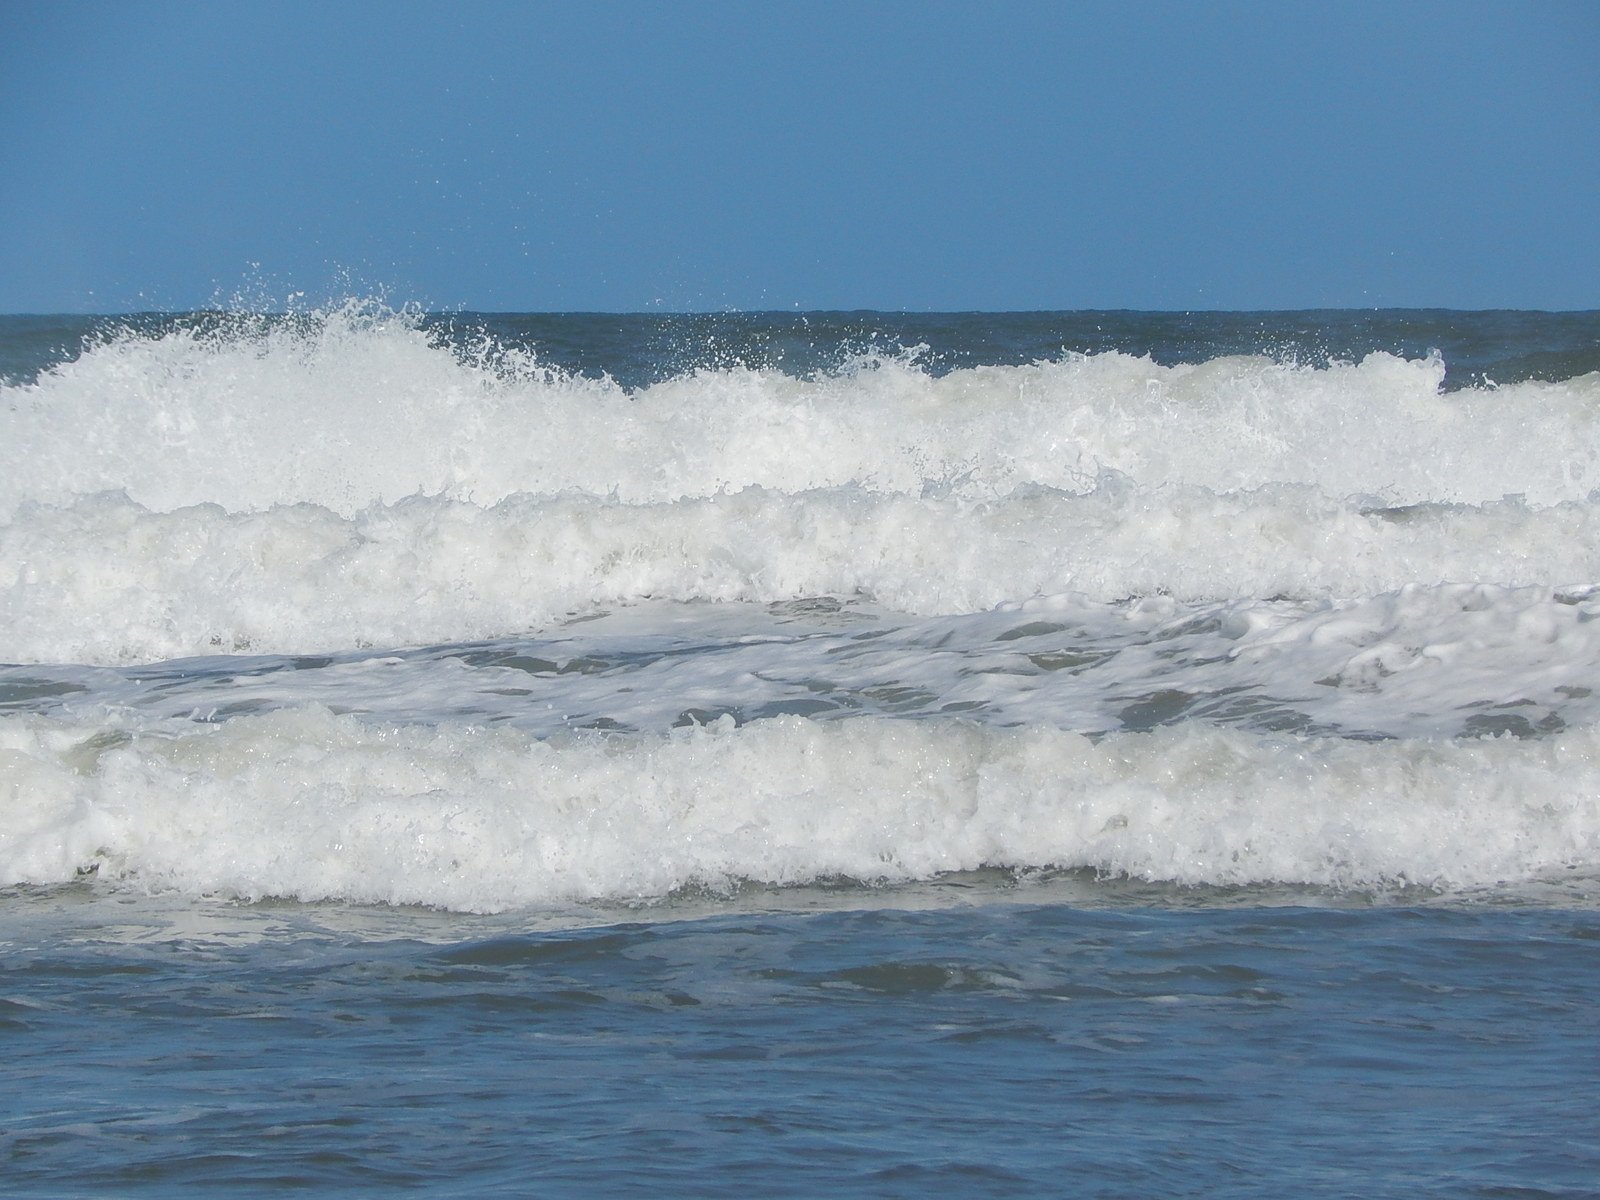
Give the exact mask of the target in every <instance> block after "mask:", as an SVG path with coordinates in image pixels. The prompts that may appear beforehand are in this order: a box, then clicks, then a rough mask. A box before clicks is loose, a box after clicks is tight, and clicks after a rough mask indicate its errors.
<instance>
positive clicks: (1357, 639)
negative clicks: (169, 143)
mask: <svg viewBox="0 0 1600 1200" xmlns="http://www.w3.org/2000/svg"><path fill="white" fill-rule="evenodd" d="M1597 368H1600V318H1597V317H1596V316H1595V314H1530V313H1496V314H1453V313H1438V312H1429V313H1367V314H1329V313H1319V314H1214V315H1206V314H1198V315H1197V314H1128V313H1120V314H1017V315H984V314H964V315H956V316H928V317H912V316H893V317H890V316H880V315H875V314H807V315H795V316H790V315H771V316H763V315H737V316H727V317H686V318H615V317H537V316H529V317H523V316H510V315H499V316H488V317H471V316H465V317H455V318H439V317H425V316H420V315H414V314H405V313H394V312H390V311H387V310H384V309H381V308H379V307H375V306H371V305H365V304H352V305H350V306H347V307H345V308H342V309H339V310H336V311H331V312H324V313H314V314H302V315H298V316H294V317H287V318H286V317H275V318H261V317H252V316H236V315H226V314H198V315H191V316H184V317H145V318H128V319H93V320H89V319H76V318H61V319H56V318H4V319H0V379H3V380H4V382H3V383H0V946H3V948H4V955H3V958H0V1036H4V1037H5V1039H6V1045H7V1058H6V1062H7V1066H6V1073H7V1085H8V1086H7V1087H6V1088H5V1089H4V1099H3V1100H0V1111H3V1113H4V1120H3V1122H0V1129H3V1132H0V1159H3V1162H4V1169H5V1179H6V1189H7V1190H8V1192H15V1193H16V1194H19V1195H71V1194H82V1193H84V1192H87V1191H91V1190H94V1191H103V1190H109V1191H110V1192H112V1193H113V1194H133V1193H141V1192H158V1191H159V1192H161V1193H162V1194H169V1193H173V1192H189V1193H194V1194H206V1195H210V1194H215V1193H216V1192H219V1191H224V1190H235V1189H237V1190H243V1191H246V1192H251V1193H255V1192H272V1191H277V1190H298V1189H304V1188H307V1187H309V1188H312V1189H314V1190H318V1191H324V1192H330V1193H332V1192H339V1191H349V1192H352V1193H355V1192H359V1193H362V1194H370V1192H371V1191H373V1190H376V1189H394V1190H408V1191H409V1190H421V1191H427V1192H434V1193H438V1194H450V1195H455V1194H463V1193H477V1194H527V1193H528V1192H530V1191H535V1192H539V1193H540V1194H574V1195H576V1194H586V1195H587V1194H594V1193H597V1192H605V1193H619V1194H639V1195H645V1194H648V1195H661V1194H676V1195H723V1194H727V1195H731V1194H752V1193H754V1194H761V1195H766V1194H790V1195H816V1194H820V1193H822V1192H824V1191H826V1192H829V1193H834V1192H837V1193H841V1194H857V1195H911V1194H923V1193H925V1192H926V1191H928V1190H931V1189H941V1190H947V1191H960V1192H965V1193H973V1194H985V1195H987V1194H996V1195H1001V1194H1026V1195H1059V1194H1063V1192H1064V1191H1066V1192H1071V1193H1073V1194H1083V1195H1096V1196H1102V1195H1103V1196H1145V1195H1195V1196H1202V1195H1203V1196H1227V1195H1238V1196H1281V1195H1329V1196H1333V1195H1350V1194H1375V1195H1394V1196H1401V1195H1405V1196H1414V1195H1418V1194H1425V1195H1450V1196H1474V1195H1482V1196H1489V1195H1509V1194H1519V1195H1550V1196H1577V1195H1592V1194H1594V1185H1593V1180H1594V1179H1595V1178H1600V1144H1597V1140H1596V1137H1595V1134H1594V1132H1593V1128H1594V1123H1593V1120H1592V1116H1591V1114H1592V1111H1593V1107H1594V1104H1593V1101H1594V1096H1595V1090H1594V1080H1593V1072H1594V1064H1595V1063H1596V1062H1597V1061H1600V1057H1597V1055H1596V1050H1597V1049H1600V1047H1597V1045H1596V1041H1597V1037H1600V1034H1597V1032H1596V1031H1597V1030H1600V1010H1597V1006H1596V1004H1595V1002H1594V1000H1593V996H1594V995H1595V989H1596V984H1597V983H1600V979H1597V975H1600V944H1597V939H1600V927H1597V924H1596V912H1597V909H1600V905H1597V899H1600V740H1597V739H1600V709H1597V705H1600V698H1597V695H1596V693H1597V691H1600V634H1597V632H1596V630H1597V629H1600V622H1597V621H1596V617H1597V616H1600V593H1597V592H1596V590H1595V589H1596V587H1597V586H1600V523H1597V522H1600V516H1597V514H1600V504H1597V502H1596V499H1595V497H1596V496H1597V495H1600V492H1596V490H1595V489H1596V488H1600V421H1597V418H1596V402H1597V401H1600V374H1597V373H1596V372H1597Z"/></svg>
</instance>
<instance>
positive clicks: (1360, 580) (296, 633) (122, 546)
mask: <svg viewBox="0 0 1600 1200" xmlns="http://www.w3.org/2000/svg"><path fill="white" fill-rule="evenodd" d="M1593 579H1600V507H1597V506H1594V505H1589V504H1576V503H1569V504H1563V505H1558V506H1554V507H1550V508H1543V509H1536V508H1532V507H1530V506H1529V505H1527V504H1525V503H1522V502H1520V501H1504V502H1500V503H1497V504H1490V505H1483V506H1471V507H1461V506H1443V505H1436V506H1428V507H1426V508H1422V509H1416V510H1412V511H1406V512H1400V513H1395V512H1392V511H1377V512H1374V511H1368V510H1364V509H1361V508H1359V507H1357V506H1354V505H1351V504H1349V503H1341V502H1333V501H1329V500H1327V499H1325V498H1324V497H1322V496H1321V495H1320V494H1319V493H1316V492H1313V491H1310V490H1308V489H1305V488H1292V487H1277V488H1270V489H1262V490H1260V491H1256V492H1249V493H1235V494H1228V495H1217V494H1213V493H1211V492H1209V491H1205V490H1201V489H1193V488H1189V489H1180V488H1167V489H1161V490H1158V491H1154V492H1151V491H1144V490H1140V489H1137V488H1134V487H1132V486H1130V485H1126V484H1125V483H1120V482H1111V483H1108V484H1107V485H1105V486H1103V487H1101V488H1099V489H1098V490H1096V491H1094V492H1092V493H1089V494H1086V495H1073V494H1069V493H1062V492H1055V491H1037V490H1036V491H1033V492H1030V493H1025V494H1017V495H1013V496H1010V497H1007V498H1005V499H1001V500H995V501H989V502H974V501H967V500H961V499H955V498H948V497H946V498H933V497H911V496H899V495H889V496H884V495H877V494H873V493H870V492H866V491H863V490H860V489H856V488H849V489H833V490H830V491H823V492H813V493H802V494H797V495H796V494H785V493H779V492H773V491H766V490H756V489H752V490H747V491H744V492H740V493H738V494H732V495H722V496H714V497H709V498H705V499H699V500H684V501H678V502H676V503H671V504H659V505H620V504H615V503H611V502H609V501H606V500H603V499H600V498H596V497H587V496H569V497H555V498H539V497H532V496H518V497H513V498H511V499H508V500H506V501H503V502H502V503H500V504H497V505H494V506H491V507H488V508H483V507H479V506H477V505H474V504H469V503H466V502H463V501H452V500H446V499H440V498H431V497H416V498H412V499H409V500H403V501H401V502H399V503H397V504H395V505H391V506H375V507H371V508H368V509H365V510H363V511H362V512H360V513H358V514H357V515H355V516H354V517H342V516H340V515H338V514H337V513H335V512H332V511H331V510H328V509H325V508H321V507H317V506H313V505H304V504H302V505H295V506H291V507H282V508H273V509H268V510H266V511H263V512H252V513H229V512H227V511H226V510H224V509H223V508H221V507H219V506H216V505H202V506H194V507H188V508H182V509H178V510H176V511H173V512H151V511H148V510H146V509H145V508H143V507H141V506H140V505H138V504H136V503H134V502H132V501H130V500H128V499H126V498H124V497H120V496H102V497H96V498H91V499H86V500H81V501H78V502H76V503H74V504H71V505H69V506H66V507H63V508H48V507H30V508H27V509H25V510H23V511H22V512H20V513H18V514H17V515H16V516H15V518H14V519H13V520H12V521H11V522H10V523H9V524H6V525H0V661H10V662H39V661H81V662H107V663H115V662H131V661H140V660H150V659H159V658H168V657H174V656H179V655H194V654H207V653H215V652H217V651H219V650H221V651H225V652H234V651H255V652H285V653H292V652H313V651H323V650H329V649H337V648H340V647H353V646H371V645H404V644H420V643H426V642H437V641H446V640H454V639H466V638H487V637H495V636H501V635H505V634H510V633H517V632H521V631H526V630H529V629H534V628H538V627H541V626H545V625H548V624H549V623H550V622H551V621H554V620H557V619H559V618H560V617H562V616H563V615H565V614H567V613H571V612H581V611H585V610H592V609H594V608H596V607H600V606H608V605H615V604H619V603H625V602H628V601H630V600H636V599H639V598H643V597H654V598H657V599H672V600H712V601H762V602H771V601H780V600H790V599H795V598H799V597H805V596H816V595H839V596H861V597H864V598H867V599H869V600H871V601H873V602H875V603H877V604H880V605H883V606H885V607H887V608H891V609H895V610H898V611H901V612H905V613H910V614H918V615H934V614H941V613H963V612H976V611H980V610H983V609H988V608H991V607H993V606H995V605H997V604H1000V603H1002V602H1005V601H1014V600H1019V599H1023V598H1026V597H1029V596H1033V595H1036V594H1041V593H1047V594H1048V593H1059V592H1075V593H1078V594H1081V595H1083V596H1086V597H1088V598H1090V599H1093V600H1097V601H1108V600H1114V599H1118V598H1121V597H1125V596H1129V595H1146V594H1153V593H1161V594H1165V595H1169V596H1172V597H1174V598H1177V599H1181V600H1223V599H1227V598H1231V597H1266V596H1274V595H1281V596H1290V597H1298V598H1312V599H1315V598H1329V597H1341V596H1362V595H1374V594H1379V593H1386V592H1392V591H1395V590H1397V589H1399V588H1401V587H1403V586H1405V585H1407V584H1411V583H1424V584H1434V583H1445V582H1455V581H1470V580H1482V581H1489V582H1494V583H1500V584H1508V585H1523V586H1533V585H1537V586H1545V587H1560V586H1567V585H1571V584H1575V583H1580V582H1583V581H1586V580H1593Z"/></svg>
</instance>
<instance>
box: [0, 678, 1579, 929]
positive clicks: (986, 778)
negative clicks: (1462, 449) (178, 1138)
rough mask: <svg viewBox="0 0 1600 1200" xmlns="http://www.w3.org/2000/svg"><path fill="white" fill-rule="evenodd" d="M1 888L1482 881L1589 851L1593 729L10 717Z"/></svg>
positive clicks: (524, 902)
mask: <svg viewBox="0 0 1600 1200" xmlns="http://www.w3.org/2000/svg"><path fill="white" fill-rule="evenodd" d="M0 802H3V804H4V807H5V813H6V820H5V821H4V822H3V823H0V882H5V883H14V882H19V881H33V882H56V881H62V880H68V879H71V878H73V877H74V875H75V874H77V873H79V872H81V871H84V870H96V871H98V873H99V874H100V875H101V876H102V877H105V878H115V879H120V880H124V881H128V882H131V883H132V884H134V885H137V886H141V887H146V888H154V889H175V890H178V891H182V892H189V893H223V894H228V895H237V896H243V897H261V896H289V897H298V898H300V899H303V900H316V899H324V898H334V897H337V898H342V899H346V900H355V901H369V902H370V901H377V902H389V903H415V904H428V905H437V906H441V907H449V908H457V909H468V910H498V909H505V908H509V907H524V906H541V905H554V904H562V903H569V902H575V901H588V900H618V899H627V898H635V897H653V896H660V895H664V894H666V893H668V892H670V891H672V890H674V889H679V888H684V887H688V886H695V885H705V886H711V887H718V886H723V885H726V884H728V883H729V882H732V881H737V880H755V881H765V882H771V883H780V884H792V883H802V882H807V881H815V880H819V879H824V878H830V877H846V878H850V879H856V880H862V881H894V880H908V879H918V878H927V877H930V876H933V875H935V874H937V873H940V872H945V871H956V870H963V869H970V868H975V867H978V866H981V865H991V866H1014V867H1026V866H1064V867H1087V868H1093V869H1096V870H1098V871H1102V872H1108V873H1114V874H1124V875H1128V876H1132V877H1137V878H1142V879H1151V880H1169V881H1173V882H1176V883H1180V884H1221V885H1232V884H1250V883H1260V882H1266V881H1284V882H1298V883H1308V884H1316V885H1329V886H1336V887H1346V888H1349V887H1388V886H1395V885H1418V886H1424V887H1434V888H1443V889H1457V888H1473V887H1480V886H1485V885H1491V884H1500V883H1507V882H1516V881H1524V880H1534V879H1537V878H1540V877H1545V876H1549V875H1550V874H1551V873H1560V872H1563V871H1566V870H1569V869H1579V870H1590V871H1592V870H1593V869H1594V867H1595V864H1596V863H1597V862H1600V733H1596V732H1595V731H1592V730H1589V731H1581V732H1570V733H1567V734H1563V735H1559V736H1557V737H1553V738H1548V739H1542V740H1538V741H1514V740H1511V739H1497V740H1496V739H1491V740H1480V741H1472V742H1389V743H1381V744H1369V743H1358V742H1347V741H1316V740H1306V741H1300V740H1293V739H1281V738H1275V737H1265V736H1260V735H1247V734H1243V733H1239V732H1237V731H1229V730H1219V729H1215V728H1208V727H1204V726H1199V725H1188V726H1183V727H1179V728H1175V729H1167V730H1158V731H1155V732H1152V733H1145V734H1123V735H1113V736H1110V737H1107V738H1106V739H1104V740H1102V741H1100V742H1098V743H1093V742H1091V741H1090V740H1088V739H1086V738H1084V737H1082V736H1079V735H1077V734H1073V733H1067V732H1063V731H1059V730H1052V729H1030V730H1021V731H997V730H992V729H985V728H982V727H977V726H971V725H963V724H954V723H949V722H913V721H888V720H879V719H870V718H857V719H854V720H851V721H844V722H834V723H831V724H824V723H815V722H811V721H807V720H805V719H802V718H782V719H777V720H772V721H763V722H757V723H755V724H752V725H747V726H744V727H742V728H737V729H735V728H733V726H732V722H723V723H720V724H718V725H716V726H713V727H709V728H695V729H690V730H682V731H677V732H675V733H673V734H671V735H667V736H630V737H615V736H613V737H609V738H602V737H591V738H573V739H568V740H563V741H557V742H551V741H539V740H535V739H532V738H529V737H527V736H526V735H522V734H518V733H514V732H510V731H493V732H486V731H484V730H481V729H473V728H464V727H455V728H444V729H429V728H423V727H417V726H398V727H395V726H382V725H379V726H370V725H367V724H363V723H362V722H360V721H358V720H356V719H354V718H351V717H340V716H335V715H332V714H330V713H329V712H328V711H326V710H325V709H320V708H303V709H298V710H289V711H283V712H279V713H275V714H272V715H269V716H264V717H241V718H237V719H235V720H233V721H230V722H228V723H226V724H224V725H221V726H214V727H202V728H199V729H196V728H195V727H194V726H171V727H161V728H130V729H122V730H117V731H114V732H112V731H108V730H107V729H105V728H104V727H103V726H101V725H98V724H75V723H70V722H59V721H51V720H47V719H44V718H38V717H10V718H6V719H4V720H3V721H0Z"/></svg>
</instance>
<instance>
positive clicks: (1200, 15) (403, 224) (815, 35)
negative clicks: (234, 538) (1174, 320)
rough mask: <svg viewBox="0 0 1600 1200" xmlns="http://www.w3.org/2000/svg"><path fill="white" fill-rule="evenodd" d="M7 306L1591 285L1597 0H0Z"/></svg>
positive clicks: (823, 303)
mask: <svg viewBox="0 0 1600 1200" xmlns="http://www.w3.org/2000/svg"><path fill="white" fill-rule="evenodd" d="M0 130H3V135H0V312H70V311H126V310H130V309H141V308H188V307H195V306H203V305H213V304H218V303H232V302H234V301H235V299H236V298H243V299H244V300H246V301H254V302H257V303H261V304H264V305H267V306H272V307H276V306H281V305H282V303H283V302H284V301H285V300H286V298H287V297H288V296H289V295H290V294H291V293H293V292H304V293H305V294H306V296H307V298H308V299H309V300H311V301H313V302H315V301H319V300H323V299H327V298H330V297H332V296H335V295H338V294H341V293H346V292H352V291H353V292H357V293H369V292H372V291H375V290H379V289H381V290H383V291H384V292H386V294H387V295H388V297H389V299H390V300H391V301H392V302H397V303H398V302H416V303H421V304H423V305H425V306H428V307H431V308H437V309H453V308H461V307H465V308H474V309H489V310H610V311H633V310H650V309H657V308H660V309H710V310H718V309H727V308H738V309H792V308H796V307H798V308H802V309H818V308H880V309H935V310H937V309H946V310H948V309H1060V308H1144V309H1154V308H1165V309H1194V308H1213V309H1214V308H1302V307H1324V306H1326V307H1373V306H1390V305H1400V306H1405V305H1436V306H1445V307H1456V308H1483V307H1523V308H1594V307H1600V290H1597V288H1600V3H1591V2H1588V0H1571V2H1568V0H1546V2H1541V3H1520V2H1512V0H1501V2H1496V3H1487V2H1483V0H1453V2H1449V3H1421V2H1415V3H1408V2H1406V0H1390V2H1388V3H1351V2H1341V0H1330V2H1322V3H1312V2H1310V0H1306V2H1303V3H1302V2H1298V0H1284V2H1283V3H1275V4H1269V3H1228V2H1225V0H1224V2H1221V3H1200V2H1184V3H1170V2H1149V3H1137V2H1132V0H1129V2H1125V3H1096V2H1068V0H1062V2H1060V3H1033V2H1024V0H1018V2H1013V3H1005V2H1003V0H990V2H989V3H944V2H940V0H920V2H916V3H909V2H899V0H879V2H873V0H853V2H841V0H795V2H787V3H785V2H779V0H769V2H766V3H754V2H752V3H731V2H720V0H719V2H711V0H704V2H687V0H686V2H682V3H648V4H647V3H638V2H635V3H607V2H605V0H587V2H577V0H574V2H573V3H563V4H548V3H537V2H527V3H488V2H480V3H462V4H448V5H447V4H432V3H429V4H421V3H384V4H378V3H338V2H337V0H322V2H321V3H316V4H306V3H299V2H297V0H273V2H271V3H268V2H267V0H260V2H258V3H248V4H246V3H228V2H226V0H209V2H207V3H187V2H179V0H172V2H165V3H148V2H145V3H141V2H139V0H127V2H119V3H86V2H83V0H50V2H48V3H46V2H40V0H7V3H6V4H4V5H3V6H0Z"/></svg>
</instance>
